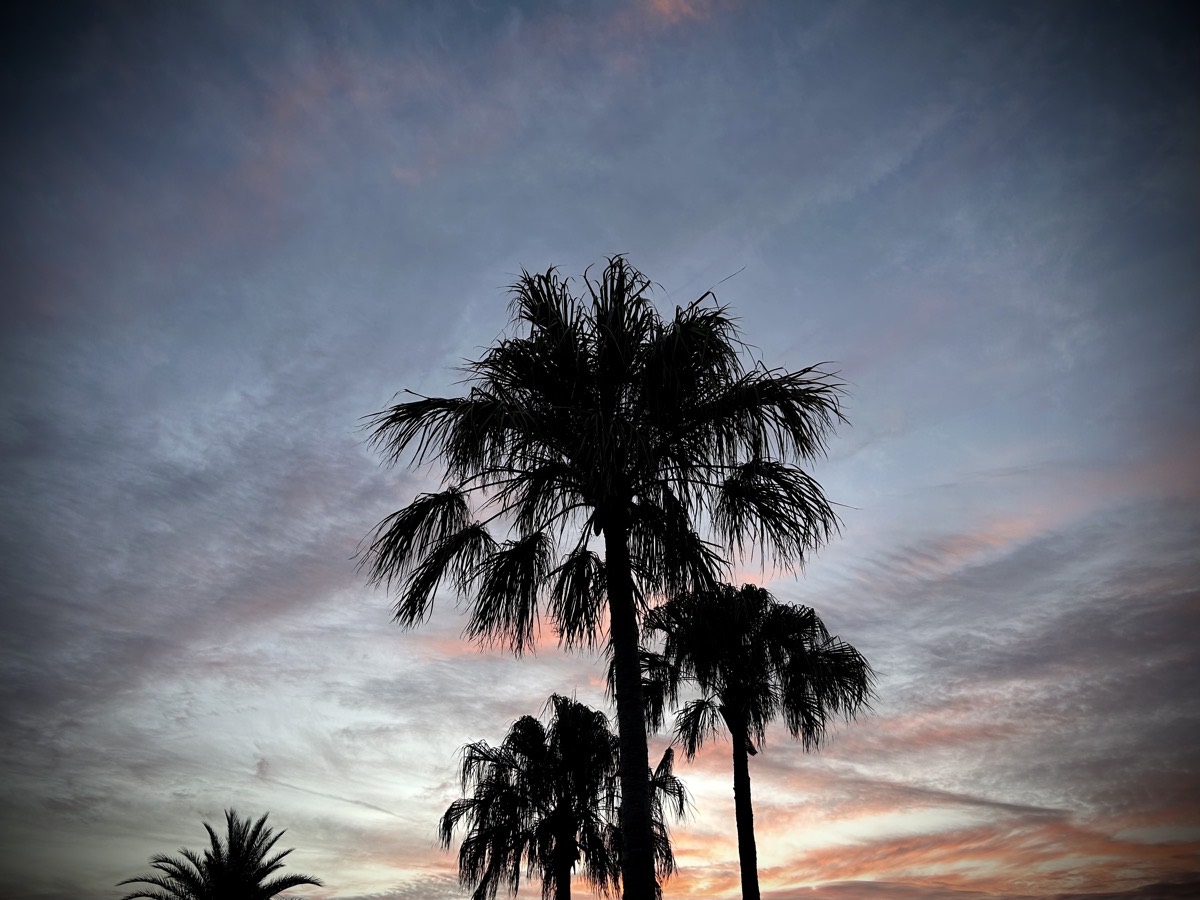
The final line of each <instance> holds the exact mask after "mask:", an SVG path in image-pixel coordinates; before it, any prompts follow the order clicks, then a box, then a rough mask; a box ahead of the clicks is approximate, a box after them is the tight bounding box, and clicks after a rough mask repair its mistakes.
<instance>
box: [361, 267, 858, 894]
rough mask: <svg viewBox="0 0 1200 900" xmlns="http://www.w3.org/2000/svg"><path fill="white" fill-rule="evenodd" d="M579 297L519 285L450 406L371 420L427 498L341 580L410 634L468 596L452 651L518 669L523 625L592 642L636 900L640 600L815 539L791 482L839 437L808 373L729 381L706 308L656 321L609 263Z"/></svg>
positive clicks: (645, 823)
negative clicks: (462, 643) (616, 751)
mask: <svg viewBox="0 0 1200 900" xmlns="http://www.w3.org/2000/svg"><path fill="white" fill-rule="evenodd" d="M583 281H584V284H585V285H586V287H587V294H588V297H586V298H585V297H575V296H573V295H572V293H571V285H570V283H569V281H568V280H564V279H562V278H560V277H559V276H558V274H557V273H556V272H555V270H554V269H550V270H549V271H547V272H546V273H545V274H542V275H531V274H529V273H528V272H522V274H521V277H520V279H518V281H517V282H516V284H514V285H513V287H512V304H511V310H512V325H513V328H514V330H515V332H516V334H515V335H514V336H511V337H503V338H501V339H500V340H498V341H497V342H496V343H495V344H494V345H493V346H492V347H491V348H489V349H488V350H486V351H485V352H484V353H483V355H482V356H481V357H480V358H479V359H477V360H475V361H472V362H468V363H467V364H466V366H465V367H464V369H463V370H462V371H463V372H464V374H465V375H466V383H467V385H468V388H467V392H466V394H465V396H462V397H454V398H441V397H417V398H416V399H412V400H409V401H407V402H404V403H399V404H397V405H395V406H392V407H390V408H388V409H385V410H383V411H381V412H379V413H377V414H376V415H374V416H373V417H371V419H370V421H369V428H370V429H371V441H372V442H373V444H374V446H376V447H378V448H380V449H381V450H382V452H383V453H384V456H385V459H386V462H387V463H388V464H390V465H394V464H396V463H397V462H399V461H400V460H401V459H402V458H405V457H406V454H408V453H411V459H412V462H413V463H414V464H416V465H420V464H422V463H424V462H432V461H437V462H439V463H440V464H441V465H442V467H443V482H442V489H441V490H438V491H436V492H434V493H428V494H421V495H420V496H418V497H417V498H416V499H415V500H414V501H413V502H412V503H410V504H409V505H408V506H406V507H404V508H403V509H401V510H399V511H397V512H395V513H393V514H392V515H390V516H388V517H387V518H385V519H384V520H383V521H382V522H380V523H379V525H378V526H377V527H376V529H375V531H374V532H373V534H372V535H371V537H370V538H369V540H368V542H367V544H366V546H365V549H364V552H363V557H362V564H363V565H364V566H365V567H366V568H367V570H368V572H369V576H370V580H371V581H372V583H375V584H383V585H385V586H386V587H388V588H390V589H394V590H395V591H396V598H397V599H396V606H395V618H396V621H397V622H398V623H399V624H400V625H402V626H404V627H412V626H416V625H419V624H420V623H421V622H423V621H424V620H425V619H426V618H427V617H428V615H429V612H430V609H431V606H432V603H433V598H434V593H435V591H436V589H437V587H438V585H439V584H440V583H441V582H442V581H443V579H448V580H449V581H450V582H451V583H452V585H453V586H454V587H455V588H456V590H457V591H458V593H459V594H460V596H463V597H466V598H468V599H469V605H470V619H469V622H468V624H467V626H466V634H467V635H468V636H470V637H473V638H477V639H481V640H497V641H506V642H507V643H508V644H509V645H510V647H511V648H512V650H513V651H514V652H516V653H518V654H519V653H521V652H522V651H523V650H525V649H528V648H529V647H531V646H532V645H533V643H534V640H535V636H536V632H537V631H538V627H539V621H540V618H539V617H540V616H541V615H542V614H543V613H544V614H545V615H546V616H547V617H548V618H549V620H550V621H551V622H552V624H553V628H554V630H555V631H556V632H557V635H558V639H559V643H560V644H561V645H563V646H566V647H572V646H579V645H588V646H595V645H596V644H597V643H598V642H600V641H601V640H602V639H604V638H606V639H607V643H608V646H609V649H610V650H611V653H612V657H613V664H614V666H615V672H616V705H617V725H618V732H619V735H620V741H621V754H620V756H621V767H622V768H621V776H620V777H621V792H622V797H623V798H624V800H623V802H622V804H621V832H622V834H623V836H624V841H625V852H624V853H623V854H622V876H623V879H622V883H623V889H624V895H625V897H626V898H628V900H649V898H651V897H652V896H653V895H654V892H655V879H654V860H653V841H654V837H653V825H652V820H651V798H650V795H649V785H648V784H647V782H646V778H645V772H646V770H647V768H648V765H649V759H648V751H647V743H646V731H645V726H644V721H643V707H642V693H641V692H642V688H641V669H640V665H639V637H640V634H639V627H640V625H639V623H640V619H641V616H642V615H643V614H644V613H645V611H646V609H647V608H648V606H649V605H650V604H651V603H652V602H653V601H654V600H655V599H657V598H661V597H663V596H669V595H671V594H674V593H678V592H680V591H687V590H696V589H705V588H711V587H713V586H714V585H715V584H716V583H717V581H718V578H719V576H720V575H721V574H722V573H723V572H725V571H726V569H727V564H726V562H725V560H724V559H723V557H722V555H721V552H720V551H721V549H722V548H721V546H718V544H715V543H712V542H711V540H712V539H715V540H716V541H717V542H719V544H721V545H724V546H725V547H726V548H728V549H730V550H733V551H737V552H739V553H741V552H743V551H745V550H746V549H747V547H748V545H749V543H750V542H751V541H753V542H755V543H756V544H757V547H758V551H759V552H760V553H762V554H763V556H764V562H765V559H766V557H767V556H770V557H771V558H772V559H773V560H775V562H776V563H778V564H780V565H785V566H787V565H792V564H797V563H800V562H802V561H803V560H804V558H805V556H806V554H807V552H808V551H809V550H810V549H812V548H813V547H814V546H816V545H817V544H819V543H820V542H821V541H823V540H824V539H826V538H828V537H829V535H830V534H831V533H832V532H833V530H834V529H836V527H837V524H838V523H837V518H836V516H835V515H834V512H833V510H832V508H831V506H830V505H829V503H828V501H827V500H826V499H825V496H824V494H823V493H822V491H821V488H820V485H818V484H817V482H816V481H815V480H813V479H812V477H811V476H809V475H808V474H807V473H806V472H805V471H804V470H803V469H802V468H801V467H800V463H802V462H804V461H806V460H811V459H813V458H815V457H818V456H820V455H821V454H822V453H823V452H824V446H825V439H826V436H827V434H828V433H829V431H830V430H831V428H832V426H833V425H834V424H835V423H836V422H837V421H839V420H840V419H841V418H842V416H841V410H840V405H839V398H840V385H838V384H837V383H836V382H835V381H834V380H833V379H832V377H831V376H830V375H829V374H827V373H826V372H824V371H822V370H821V369H820V367H810V368H806V369H801V370H800V371H797V372H788V371H784V370H781V369H769V368H767V367H766V366H765V365H763V364H762V363H761V362H757V361H755V360H752V359H751V360H749V362H750V363H751V365H749V366H747V365H746V364H745V363H746V361H747V360H746V357H747V349H746V346H745V345H744V344H743V343H742V342H741V340H740V338H739V336H738V331H737V328H736V325H735V323H734V320H733V318H732V317H731V316H730V315H729V312H728V310H727V309H726V308H725V307H724V306H720V305H718V304H716V302H715V300H714V298H713V296H712V294H711V293H706V294H704V295H703V296H702V297H700V298H699V299H697V300H696V301H695V302H693V303H690V304H688V305H687V306H686V307H683V308H679V307H676V309H675V313H674V315H673V316H672V317H669V318H664V317H662V316H660V315H659V313H658V311H657V310H656V309H655V308H654V306H653V305H652V303H651V301H650V298H649V294H650V281H649V280H648V279H647V278H646V277H645V276H644V275H642V274H641V273H640V272H638V271H637V270H636V269H634V268H633V267H632V266H630V265H629V264H628V263H627V262H626V261H625V259H624V258H623V257H621V256H615V257H612V258H611V259H609V261H608V264H607V266H606V267H605V269H604V272H603V274H602V275H601V276H600V278H599V279H598V280H595V281H593V280H592V279H591V278H589V277H588V275H587V273H585V274H584V278H583ZM414 396H416V395H414ZM702 522H705V523H708V525H709V526H710V528H709V529H708V531H707V534H708V539H706V538H704V537H702V535H701V533H700V528H701V523H702ZM497 527H499V528H500V529H502V530H503V531H504V534H503V535H502V536H501V538H500V539H497V537H494V536H493V534H492V529H495V528H497ZM601 543H602V547H603V554H604V555H603V557H601V556H600V555H599V553H597V552H596V550H597V549H599V545H600V544H601ZM594 544H595V546H594ZM606 606H607V617H605V615H604V612H605V607H606ZM606 618H607V621H605V619H606ZM605 630H607V634H606V635H604V632H605Z"/></svg>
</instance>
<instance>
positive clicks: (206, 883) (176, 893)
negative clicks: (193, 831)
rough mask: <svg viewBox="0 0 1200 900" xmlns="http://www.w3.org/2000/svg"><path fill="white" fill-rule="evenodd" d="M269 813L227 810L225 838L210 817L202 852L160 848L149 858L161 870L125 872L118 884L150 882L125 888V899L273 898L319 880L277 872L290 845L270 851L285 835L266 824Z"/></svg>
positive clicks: (206, 825) (151, 863)
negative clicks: (250, 815) (245, 815)
mask: <svg viewBox="0 0 1200 900" xmlns="http://www.w3.org/2000/svg"><path fill="white" fill-rule="evenodd" d="M266 823H267V814H265V813H264V814H263V816H262V818H260V819H259V820H258V821H257V822H254V823H251V821H250V820H249V819H241V818H239V817H238V814H237V811H236V810H232V809H229V810H226V811H225V829H226V836H225V841H224V843H222V841H221V839H220V837H218V835H217V833H216V832H215V831H214V830H213V828H212V826H211V825H209V824H208V823H207V822H205V823H204V828H205V830H206V831H207V832H208V838H209V842H210V845H211V846H210V847H209V848H208V849H206V850H205V851H204V855H203V856H201V855H200V854H198V853H196V852H194V851H192V850H186V849H180V851H179V857H170V856H164V855H162V854H158V855H156V856H154V857H151V859H150V865H151V866H152V867H153V868H154V869H156V870H157V872H155V873H152V874H146V875H139V876H137V877H136V878H127V879H126V880H125V881H122V882H120V884H144V885H146V887H142V888H139V889H138V890H136V891H134V892H132V893H130V894H126V895H125V896H124V897H123V898H121V900H133V898H137V897H143V898H147V900H270V898H271V897H274V896H276V895H278V894H281V893H283V892H284V891H286V890H288V889H289V888H294V887H298V886H299V885H302V884H311V885H316V886H320V884H321V882H320V881H319V880H318V879H316V878H313V877H312V876H311V875H279V876H276V877H274V878H269V879H268V876H270V875H271V874H272V873H274V872H277V871H278V870H280V869H282V868H283V858H284V857H285V856H287V855H288V854H289V853H291V852H292V851H291V850H283V851H281V852H279V853H276V854H274V855H273V856H272V855H271V851H272V848H274V846H275V843H276V842H277V841H278V840H279V839H280V838H281V837H283V835H284V833H285V832H283V831H280V832H279V833H278V834H276V833H275V832H274V831H273V830H272V829H270V828H267V827H266Z"/></svg>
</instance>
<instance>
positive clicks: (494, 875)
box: [439, 694, 686, 900]
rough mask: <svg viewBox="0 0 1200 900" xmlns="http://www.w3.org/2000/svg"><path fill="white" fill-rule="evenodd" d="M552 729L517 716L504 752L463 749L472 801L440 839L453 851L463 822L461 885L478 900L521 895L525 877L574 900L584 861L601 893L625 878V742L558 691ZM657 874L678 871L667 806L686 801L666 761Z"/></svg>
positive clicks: (547, 893)
mask: <svg viewBox="0 0 1200 900" xmlns="http://www.w3.org/2000/svg"><path fill="white" fill-rule="evenodd" d="M547 706H549V707H553V710H554V712H553V715H552V717H551V720H550V724H549V726H548V727H547V726H543V725H542V723H541V722H540V721H539V720H538V719H536V718H534V717H533V716H523V717H522V718H520V719H518V720H517V721H516V722H515V723H514V724H513V726H512V728H511V729H510V730H509V732H508V734H507V735H506V736H505V738H504V741H503V742H502V743H501V744H500V746H498V747H493V746H491V745H489V744H487V743H485V742H483V741H478V742H476V743H473V744H468V745H467V746H466V747H465V748H464V750H463V761H462V772H461V778H462V788H463V791H464V793H469V794H470V795H469V796H467V797H464V798H462V799H459V800H455V801H454V802H453V803H452V804H450V808H449V809H447V810H446V813H445V814H444V815H443V816H442V820H441V824H440V827H439V834H440V837H441V841H442V845H443V846H445V847H449V846H450V844H451V842H452V840H453V836H454V831H455V829H456V828H457V827H458V826H459V825H463V826H464V827H465V830H466V835H465V837H464V838H463V841H462V844H461V846H460V847H459V853H458V869H459V879H460V881H461V882H462V883H463V884H464V885H468V886H470V887H472V888H473V893H472V898H473V900H494V898H495V896H496V893H497V891H498V889H499V888H500V886H501V885H504V886H505V887H506V888H507V890H508V891H509V892H510V893H512V894H516V893H517V890H518V888H519V887H520V882H521V873H522V871H524V873H525V877H527V878H528V877H531V876H532V875H533V874H534V872H537V873H538V874H539V875H540V877H541V881H542V896H543V897H546V898H550V897H554V898H555V900H567V898H569V897H570V896H571V875H572V873H573V872H574V870H575V868H576V866H577V865H578V864H580V863H582V872H583V876H584V879H585V880H586V881H587V882H588V883H589V884H590V885H592V886H593V887H595V888H596V889H597V890H599V891H600V892H601V893H603V894H609V893H612V892H614V891H615V889H616V887H617V885H618V884H619V880H620V855H621V840H620V831H619V829H618V828H616V827H615V826H614V824H613V820H614V813H615V811H616V808H617V807H618V805H619V802H620V798H619V791H618V783H619V782H618V777H617V773H618V768H619V757H618V742H617V737H616V735H614V734H613V733H612V731H611V729H610V728H609V725H608V719H607V717H606V716H605V715H604V714H603V713H602V712H599V711H597V710H594V709H591V708H590V707H588V706H585V705H584V704H582V703H578V702H576V701H575V700H572V699H571V698H569V697H563V696H561V695H558V694H555V695H554V696H552V697H551V698H550V700H549V702H548V703H547ZM651 784H652V786H653V787H652V791H651V793H652V796H653V798H654V809H655V816H654V819H655V835H656V844H655V851H656V853H655V856H656V859H657V863H658V866H657V868H658V872H659V874H660V875H661V876H663V877H665V876H667V875H669V874H670V873H671V872H672V871H673V870H674V864H675V861H674V857H673V855H672V854H671V846H670V842H669V840H668V838H667V831H666V825H665V822H664V817H663V812H664V809H663V803H664V801H665V802H666V803H667V804H668V807H667V808H668V809H670V810H672V811H673V812H674V813H675V815H676V816H678V815H682V813H683V811H684V805H685V802H686V801H685V797H684V789H683V784H682V783H681V782H680V781H679V779H678V778H676V777H675V776H674V773H673V772H672V755H671V753H670V751H669V750H668V752H667V753H666V754H665V755H664V757H663V760H662V762H661V763H660V764H659V766H658V768H657V769H656V770H655V771H654V772H653V773H651Z"/></svg>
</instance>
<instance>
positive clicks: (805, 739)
mask: <svg viewBox="0 0 1200 900" xmlns="http://www.w3.org/2000/svg"><path fill="white" fill-rule="evenodd" d="M645 635H646V639H647V641H653V640H655V639H658V640H661V642H662V650H661V652H653V651H647V652H645V653H644V656H643V666H644V668H645V671H646V694H647V699H648V701H649V702H648V705H647V720H648V723H649V724H650V725H651V727H655V728H657V727H659V726H661V724H662V721H663V715H664V710H665V708H666V706H667V705H671V706H675V705H677V704H678V702H679V692H680V689H681V688H682V687H685V686H692V687H694V688H697V689H699V691H700V694H701V696H700V697H699V698H697V699H694V700H691V701H689V702H688V703H686V704H684V706H683V707H682V708H681V709H680V710H679V712H678V713H677V714H676V718H675V734H676V736H677V738H678V739H679V740H680V741H681V742H682V744H683V749H684V753H685V754H686V756H687V758H688V759H689V760H690V759H694V758H695V756H696V751H697V750H698V749H699V748H700V746H701V744H703V743H704V742H705V741H706V740H708V739H709V738H711V737H714V736H716V735H717V733H718V732H719V730H720V727H721V725H722V724H723V725H724V726H725V730H726V731H727V732H728V733H729V738H730V742H731V743H732V744H733V795H734V816H735V820H736V823H737V835H738V861H739V863H740V867H741V875H742V897H743V898H744V900H759V887H758V851H757V847H756V844H755V840H754V807H753V804H752V802H751V797H750V765H749V757H750V756H752V755H754V754H756V753H757V752H758V749H759V748H761V747H762V745H763V741H764V740H765V738H766V729H767V724H768V723H769V722H771V721H772V720H773V719H775V718H777V717H782V718H783V721H784V723H785V725H786V726H787V729H788V731H789V732H790V733H791V735H792V737H794V738H798V739H799V740H800V741H801V742H802V744H803V746H804V749H806V750H814V749H816V748H817V747H818V746H819V745H820V742H821V739H822V738H823V737H824V735H825V729H826V726H827V725H828V724H829V721H830V719H831V718H833V717H834V716H838V715H840V716H843V717H845V718H846V719H851V718H853V717H854V716H856V715H857V714H858V713H859V712H860V711H862V710H864V709H867V708H869V706H868V704H869V701H870V699H871V697H872V695H873V691H872V688H871V685H872V682H873V680H874V673H873V671H872V670H871V667H870V665H869V664H868V663H867V661H866V660H865V659H864V658H863V656H862V654H860V653H859V652H858V651H857V650H855V649H854V648H853V647H852V646H850V645H849V644H847V643H846V642H845V641H842V640H841V639H839V638H837V637H835V636H832V635H830V634H829V632H828V630H826V628H825V625H824V623H823V622H822V621H821V620H820V619H819V618H818V617H817V614H816V613H815V612H814V611H813V610H812V609H810V608H809V607H807V606H791V605H788V604H785V603H779V602H777V601H776V600H775V598H774V597H772V596H771V594H770V593H769V592H767V591H766V590H764V589H763V588H760V587H758V586H757V585H752V584H747V585H744V586H743V587H742V588H741V589H740V590H738V589H736V588H734V587H733V586H731V585H720V586H719V587H717V588H716V589H714V590H708V591H702V592H698V593H694V594H687V595H680V596H677V597H673V598H672V599H671V600H669V601H668V602H667V603H665V604H663V605H662V606H660V607H658V608H656V609H654V610H652V611H651V612H650V613H649V614H648V616H647V617H646V623H645Z"/></svg>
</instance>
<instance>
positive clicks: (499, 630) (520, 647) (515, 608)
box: [465, 531, 554, 656]
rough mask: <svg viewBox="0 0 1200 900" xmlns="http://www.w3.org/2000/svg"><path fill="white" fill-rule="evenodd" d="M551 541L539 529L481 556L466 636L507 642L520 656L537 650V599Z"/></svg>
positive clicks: (544, 579)
mask: <svg viewBox="0 0 1200 900" xmlns="http://www.w3.org/2000/svg"><path fill="white" fill-rule="evenodd" d="M553 549H554V545H553V542H552V541H551V540H550V538H549V536H548V535H547V534H545V533H544V532H540V531H535V532H533V533H531V534H527V535H525V536H523V537H522V538H521V539H520V540H516V541H506V542H505V543H504V545H503V546H501V547H500V548H499V549H497V550H494V551H492V552H491V553H489V554H487V555H486V556H483V557H482V559H481V560H480V561H479V563H478V565H477V566H476V567H475V569H474V571H473V574H474V575H475V577H477V578H478V581H479V588H478V590H477V591H476V594H475V597H474V600H473V602H472V605H471V618H470V621H469V622H468V623H467V627H466V629H465V632H466V634H467V635H468V636H470V637H473V638H486V639H488V640H505V639H506V640H507V641H508V645H509V647H510V648H511V649H512V651H513V653H515V654H517V655H518V656H519V655H520V654H521V653H523V652H524V651H525V650H527V649H529V648H530V647H532V646H533V642H534V632H535V629H536V626H537V623H538V597H539V594H540V592H541V591H542V589H543V587H544V586H545V585H546V583H547V581H548V580H549V574H550V570H551V567H552V560H553V557H552V552H553Z"/></svg>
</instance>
